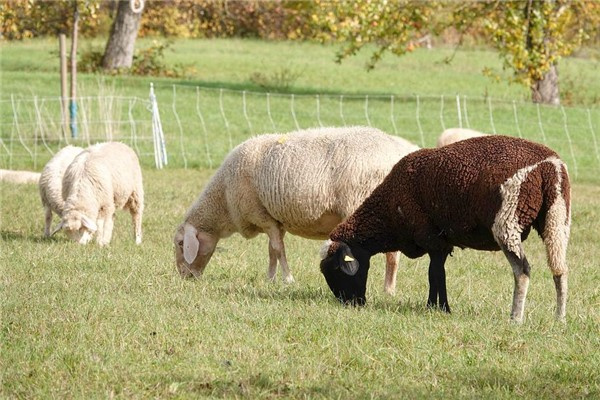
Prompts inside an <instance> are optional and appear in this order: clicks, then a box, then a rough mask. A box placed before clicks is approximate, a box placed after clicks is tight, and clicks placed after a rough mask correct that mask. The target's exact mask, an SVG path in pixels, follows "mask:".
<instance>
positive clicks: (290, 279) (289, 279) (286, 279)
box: [283, 275, 295, 284]
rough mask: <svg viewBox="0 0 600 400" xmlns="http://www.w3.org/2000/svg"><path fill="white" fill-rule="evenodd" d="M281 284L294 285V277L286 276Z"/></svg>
mask: <svg viewBox="0 0 600 400" xmlns="http://www.w3.org/2000/svg"><path fill="white" fill-rule="evenodd" d="M283 282H285V283H288V284H289V283H294V282H295V280H294V277H293V276H292V275H288V276H286V277H284V278H283Z"/></svg>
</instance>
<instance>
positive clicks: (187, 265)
mask: <svg viewBox="0 0 600 400" xmlns="http://www.w3.org/2000/svg"><path fill="white" fill-rule="evenodd" d="M173 241H174V243H175V263H176V264H177V270H178V271H179V273H180V274H181V276H182V277H183V278H192V277H199V276H201V275H202V273H203V272H204V268H205V267H206V264H208V262H209V261H210V258H211V257H212V255H213V253H214V251H215V247H216V246H217V241H218V239H217V238H216V237H214V236H213V235H211V234H209V233H207V232H203V231H199V230H198V229H196V228H195V227H194V226H193V225H191V224H190V223H187V222H186V223H184V224H183V225H181V226H180V227H179V228H178V229H177V232H175V238H174V239H173Z"/></svg>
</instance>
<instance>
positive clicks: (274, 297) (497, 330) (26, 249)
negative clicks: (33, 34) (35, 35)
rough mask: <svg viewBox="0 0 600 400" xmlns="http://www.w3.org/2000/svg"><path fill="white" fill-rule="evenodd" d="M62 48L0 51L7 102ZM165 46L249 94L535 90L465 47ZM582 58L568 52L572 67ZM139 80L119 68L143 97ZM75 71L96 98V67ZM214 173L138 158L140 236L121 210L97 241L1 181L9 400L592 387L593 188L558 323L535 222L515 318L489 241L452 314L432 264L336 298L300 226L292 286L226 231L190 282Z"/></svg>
mask: <svg viewBox="0 0 600 400" xmlns="http://www.w3.org/2000/svg"><path fill="white" fill-rule="evenodd" d="M54 45H55V44H54V41H34V42H28V43H24V44H20V45H12V44H10V45H7V44H4V43H3V44H1V46H2V48H1V57H2V61H1V62H2V82H1V83H2V88H1V89H2V90H1V91H2V93H1V96H2V98H6V96H7V94H8V93H11V92H14V93H18V94H24V95H27V96H30V95H31V94H32V93H33V94H36V95H39V96H46V95H53V96H55V95H57V88H58V82H56V84H55V83H54V79H55V78H54V72H53V69H54V61H53V59H52V57H50V56H48V57H46V56H44V54H47V53H48V52H49V49H50V48H51V47H52V46H54ZM175 49H176V50H177V52H176V53H174V54H172V55H170V56H169V59H170V60H172V61H173V62H179V61H181V62H194V63H195V64H196V68H197V69H198V71H199V73H198V76H197V77H196V78H195V79H196V80H194V83H198V84H210V85H224V86H230V87H239V86H244V87H247V86H246V85H248V80H249V76H250V75H251V74H252V73H255V72H264V73H266V74H273V73H276V72H278V71H281V69H282V68H291V69H295V68H302V69H303V71H304V72H303V73H302V75H301V76H300V77H299V79H298V80H297V82H296V84H295V87H296V88H297V89H298V90H305V91H332V92H338V91H343V92H359V93H367V92H368V93H378V92H385V93H389V92H395V93H400V94H405V93H412V92H418V93H420V94H436V95H437V94H440V93H450V94H452V93H454V92H456V91H460V92H461V93H465V92H467V94H469V95H473V96H479V95H482V94H484V93H486V92H487V93H489V94H490V95H492V96H497V97H502V96H506V97H509V98H512V97H524V98H526V97H527V93H526V91H524V90H523V89H521V88H518V87H516V86H510V85H506V84H504V83H498V84H493V83H491V82H490V81H489V80H486V79H485V78H482V77H480V76H478V75H476V73H477V72H478V71H480V69H481V67H482V66H483V65H489V64H487V63H488V62H491V63H495V64H493V65H498V63H497V61H495V58H494V56H493V54H491V53H487V52H477V53H474V52H465V53H464V54H463V53H462V52H459V53H458V54H457V58H456V61H455V63H454V64H452V65H451V66H449V67H447V66H442V65H438V64H435V63H432V62H431V60H432V58H438V55H437V54H438V53H437V52H436V53H435V54H436V55H435V56H432V55H431V54H430V53H427V52H425V51H424V52H416V53H415V54H413V55H411V56H410V57H407V58H403V59H395V58H386V59H385V60H384V63H383V64H382V66H381V68H378V69H377V70H375V71H373V72H371V73H365V72H364V70H363V69H362V66H363V65H364V60H365V58H364V56H361V57H362V58H361V57H359V58H356V59H351V60H348V61H347V62H345V63H344V64H342V65H341V66H337V65H335V64H333V63H332V62H330V61H331V60H332V59H333V50H334V48H331V47H329V48H321V47H319V46H314V45H310V44H289V45H288V44H285V43H271V44H266V45H265V44H261V43H258V42H252V41H250V42H246V41H237V40H232V41H199V42H195V41H194V42H186V41H181V42H177V43H176V45H175ZM180 49H181V50H180ZM183 49H185V51H184V50H183ZM180 51H181V54H180ZM442 53H443V55H447V54H449V52H446V51H442ZM183 54H184V55H183ZM441 58H442V55H440V56H439V59H441ZM292 62H294V64H291V63H292ZM459 62H460V64H459ZM578 63H581V61H579V60H571V61H568V62H566V63H565V68H563V69H562V71H564V75H563V77H567V78H566V79H569V76H571V75H569V72H568V71H569V68H570V66H571V65H575V64H578ZM575 67H576V68H575V70H576V72H575V74H574V75H573V76H575V77H577V76H581V75H584V76H587V75H586V74H590V73H591V72H590V71H592V70H593V68H594V65H593V64H592V65H590V64H584V65H583V66H581V65H575ZM398 71H410V73H399V72H398ZM581 71H583V72H581ZM570 79H575V78H570ZM153 80H154V79H153ZM111 81H112V80H111V79H109V82H111ZM149 81H150V79H147V78H116V79H115V82H117V85H118V87H119V89H120V90H123V92H125V93H127V94H132V95H138V96H141V97H144V96H146V95H147V82H149ZM155 81H156V80H155ZM159 81H162V82H165V83H167V82H172V81H169V80H159ZM81 82H82V83H83V84H84V90H89V91H90V92H91V93H93V92H94V90H96V87H97V84H96V77H91V76H85V75H82V76H81ZM215 82H216V83H215ZM598 84H599V83H598V82H589V84H585V83H583V82H582V83H581V91H587V90H589V92H586V93H588V94H589V95H593V94H594V93H596V94H597V93H599V92H600V90H599V88H598V87H597V86H596V85H598ZM211 172H212V171H210V170H187V171H185V170H181V169H171V170H166V171H160V172H159V171H155V170H152V169H146V170H145V171H144V176H145V188H146V192H147V198H146V202H147V209H146V214H145V219H144V235H145V238H144V243H143V244H142V246H140V247H136V246H135V245H134V244H133V240H132V239H131V230H132V229H131V222H130V218H129V216H128V215H126V214H125V213H122V212H121V213H119V214H118V217H117V222H116V228H115V236H114V242H113V244H112V245H111V246H110V248H106V249H100V248H97V247H96V246H88V247H80V246H76V245H74V244H72V243H69V242H67V241H66V240H65V238H64V237H62V236H58V237H56V238H53V239H50V240H45V239H42V238H41V232H42V229H43V221H42V219H43V216H42V210H41V207H40V204H39V199H38V194H37V188H36V187H35V186H15V185H10V184H2V183H0V233H1V235H2V241H1V250H0V268H1V269H2V271H1V278H0V282H1V285H2V286H1V289H0V296H1V298H0V304H2V306H1V307H2V309H1V315H0V324H1V325H0V327H1V328H0V343H1V346H2V348H1V349H0V371H1V372H0V374H1V375H0V379H1V380H2V386H1V390H0V397H8V398H11V397H24V398H31V397H38V398H49V397H57V398H106V397H112V396H117V397H122V398H148V397H160V398H169V397H177V398H188V397H198V396H203V397H227V398H232V397H249V398H258V397H261V398H325V397H326V398H342V397H343V398H349V397H350V398H368V397H381V398H403V397H407V398H449V397H466V398H482V397H485V398H505V399H509V398H511V399H512V398H515V397H516V396H518V397H520V398H536V399H537V398H557V397H565V398H577V397H592V398H593V397H599V396H600V383H599V382H600V372H599V370H598V368H597V365H600V352H598V348H600V339H599V337H598V326H599V324H600V313H599V311H598V310H599V309H600V308H599V307H598V306H599V302H600V294H599V292H598V289H597V284H596V282H598V280H599V279H600V272H599V271H598V268H597V265H596V264H597V263H596V261H595V260H597V259H598V256H599V255H598V247H597V232H598V231H600V226H599V224H600V223H599V222H598V221H599V220H600V215H599V210H598V207H597V199H598V197H599V196H600V190H599V188H598V186H597V185H596V186H594V185H584V184H578V185H575V187H574V190H573V204H574V206H573V232H572V241H571V247H570V252H569V263H570V265H571V268H572V274H571V277H570V290H571V292H570V293H571V295H570V299H569V304H568V323H567V325H566V326H562V325H559V324H555V323H554V321H553V318H552V314H553V308H554V303H555V299H554V287H553V284H552V279H551V277H550V273H549V271H548V270H547V268H546V267H545V256H544V252H543V249H542V246H541V245H540V241H539V239H538V238H537V237H536V236H535V235H534V234H532V236H531V238H530V239H529V241H528V242H527V243H526V246H525V247H526V250H527V252H528V257H529V259H530V261H531V263H532V265H533V277H532V282H531V287H530V293H529V297H528V304H527V306H526V315H527V320H526V322H525V324H524V325H523V326H519V327H517V326H512V325H511V324H509V323H508V312H509V308H510V307H509V305H510V299H511V293H512V278H511V274H510V267H509V265H508V263H507V262H506V260H505V259H504V258H503V257H502V255H501V254H498V253H483V252H479V253H478V252H474V251H468V250H467V251H456V252H455V254H454V257H452V258H451V259H450V260H449V262H448V283H449V292H450V302H451V305H452V307H453V314H452V315H451V316H447V315H443V314H441V313H438V312H429V311H427V310H426V309H425V307H424V302H425V297H426V293H427V275H426V270H427V260H426V259H424V258H423V259H419V260H407V259H406V258H402V261H401V265H402V267H401V269H400V271H399V277H398V295H397V296H396V297H395V298H391V297H387V296H385V295H384V294H383V290H382V282H383V263H382V260H381V257H378V259H377V260H376V263H375V265H374V266H373V268H372V272H371V275H372V276H371V279H370V280H369V289H368V293H369V300H370V302H369V305H368V306H367V307H366V308H364V309H361V310H357V309H350V308H343V307H340V306H339V304H337V303H336V302H335V301H334V300H333V299H332V296H331V294H330V293H329V290H328V289H327V287H326V285H325V283H324V281H323V279H322V278H321V276H320V274H319V272H318V267H317V265H318V256H317V253H318V248H319V245H320V243H319V242H316V241H308V240H304V239H300V238H296V237H293V236H288V237H287V238H286V242H287V245H288V251H287V252H288V259H289V262H290V264H291V266H292V270H293V272H294V275H295V277H296V280H297V283H296V284H294V285H291V286H286V285H283V284H281V283H280V282H277V283H274V284H270V283H267V282H266V281H265V278H264V277H265V273H266V264H267V258H268V256H267V250H266V248H267V245H266V239H265V238H264V237H259V238H256V239H254V240H251V241H245V240H243V239H241V238H240V237H239V236H237V235H235V236H233V237H231V238H229V239H227V240H223V241H222V242H220V243H219V250H218V251H217V253H216V254H215V256H214V258H213V260H212V261H211V264H210V265H209V268H208V270H207V274H206V275H205V277H204V279H202V280H199V281H182V280H181V279H179V277H178V276H177V275H176V273H175V272H174V266H173V260H172V259H173V255H172V244H171V238H172V233H173V230H174V229H175V226H176V225H177V224H178V223H179V222H180V220H181V218H182V215H183V213H184V212H185V210H186V208H187V207H188V205H189V204H190V203H191V202H192V201H193V199H194V198H195V197H196V196H197V194H198V193H199V192H200V190H201V188H202V187H203V185H204V184H205V183H206V181H207V179H208V178H209V176H210V175H211Z"/></svg>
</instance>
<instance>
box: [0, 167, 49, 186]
mask: <svg viewBox="0 0 600 400" xmlns="http://www.w3.org/2000/svg"><path fill="white" fill-rule="evenodd" d="M39 179H40V173H39V172H32V171H13V170H10V169H0V182H10V183H18V184H22V183H38V181H39Z"/></svg>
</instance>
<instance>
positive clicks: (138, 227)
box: [131, 209, 142, 244]
mask: <svg viewBox="0 0 600 400" xmlns="http://www.w3.org/2000/svg"><path fill="white" fill-rule="evenodd" d="M131 219H132V220H133V236H134V237H135V244H141V243H142V212H141V210H139V209H138V210H135V211H134V210H131Z"/></svg>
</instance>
